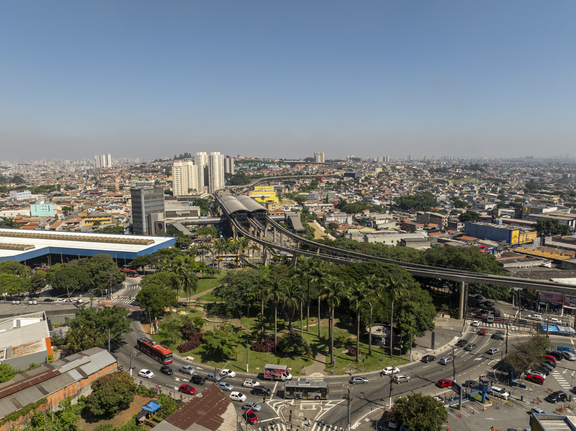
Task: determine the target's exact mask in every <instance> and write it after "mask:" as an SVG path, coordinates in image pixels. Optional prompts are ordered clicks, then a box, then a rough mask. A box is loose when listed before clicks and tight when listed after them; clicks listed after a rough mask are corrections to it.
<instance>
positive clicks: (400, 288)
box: [387, 275, 406, 356]
mask: <svg viewBox="0 0 576 431" xmlns="http://www.w3.org/2000/svg"><path fill="white" fill-rule="evenodd" d="M387 288H388V290H389V292H390V299H391V301H392V306H391V308H390V356H393V355H394V341H393V340H394V326H393V325H394V302H396V301H397V300H398V299H400V298H402V297H403V296H404V295H405V293H406V286H405V285H404V283H403V282H402V280H400V279H397V278H396V279H395V278H392V276H391V275H390V276H389V277H388V283H387Z"/></svg>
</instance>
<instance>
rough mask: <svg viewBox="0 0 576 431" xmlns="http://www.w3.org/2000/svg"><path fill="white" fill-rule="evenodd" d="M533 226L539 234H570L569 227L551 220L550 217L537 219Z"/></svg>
mask: <svg viewBox="0 0 576 431" xmlns="http://www.w3.org/2000/svg"><path fill="white" fill-rule="evenodd" d="M533 226H534V228H536V230H537V231H538V235H539V236H551V235H569V234H570V227H569V226H567V225H564V224H560V223H559V222H558V220H552V219H543V220H538V221H537V222H536V224H534V225H533Z"/></svg>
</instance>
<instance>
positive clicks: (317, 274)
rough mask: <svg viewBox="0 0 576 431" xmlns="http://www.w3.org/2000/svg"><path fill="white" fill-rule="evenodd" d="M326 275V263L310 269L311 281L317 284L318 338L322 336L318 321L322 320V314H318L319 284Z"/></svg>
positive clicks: (320, 297) (320, 296) (320, 284)
mask: <svg viewBox="0 0 576 431" xmlns="http://www.w3.org/2000/svg"><path fill="white" fill-rule="evenodd" d="M327 275H328V268H327V266H326V264H324V262H322V263H320V264H318V265H316V266H315V267H314V269H313V271H312V279H311V281H313V282H315V283H316V284H317V289H318V338H320V337H321V336H322V333H321V332H320V331H321V328H320V321H321V320H322V316H321V314H320V300H321V299H322V295H321V290H322V288H321V286H322V284H323V282H324V279H325V278H326V276H327Z"/></svg>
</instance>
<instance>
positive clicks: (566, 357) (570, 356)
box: [562, 352, 576, 361]
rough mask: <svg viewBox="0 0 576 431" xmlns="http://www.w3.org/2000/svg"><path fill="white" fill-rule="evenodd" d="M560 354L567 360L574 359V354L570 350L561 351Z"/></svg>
mask: <svg viewBox="0 0 576 431" xmlns="http://www.w3.org/2000/svg"><path fill="white" fill-rule="evenodd" d="M562 356H564V359H567V360H569V361H576V355H575V354H574V353H572V352H562Z"/></svg>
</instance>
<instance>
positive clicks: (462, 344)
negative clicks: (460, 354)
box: [456, 340, 468, 347]
mask: <svg viewBox="0 0 576 431" xmlns="http://www.w3.org/2000/svg"><path fill="white" fill-rule="evenodd" d="M466 344H468V340H458V341H457V342H456V347H464V346H465V345H466Z"/></svg>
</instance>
